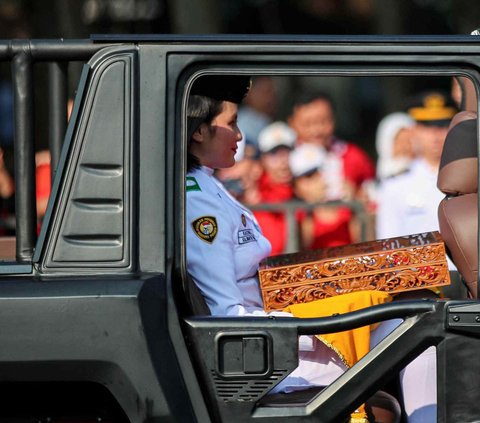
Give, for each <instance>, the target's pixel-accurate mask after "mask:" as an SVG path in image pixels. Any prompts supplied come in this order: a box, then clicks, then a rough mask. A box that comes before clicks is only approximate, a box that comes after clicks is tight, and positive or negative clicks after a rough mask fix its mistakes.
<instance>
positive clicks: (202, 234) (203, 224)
mask: <svg viewBox="0 0 480 423" xmlns="http://www.w3.org/2000/svg"><path fill="white" fill-rule="evenodd" d="M192 228H193V231H194V232H195V233H196V234H197V236H198V237H199V238H200V239H201V240H203V241H205V242H208V243H209V244H211V243H212V242H213V241H214V240H215V237H216V236H217V232H218V226H217V219H215V218H214V217H213V216H202V217H199V218H198V219H195V220H194V221H193V222H192Z"/></svg>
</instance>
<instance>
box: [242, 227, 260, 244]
mask: <svg viewBox="0 0 480 423" xmlns="http://www.w3.org/2000/svg"><path fill="white" fill-rule="evenodd" d="M256 240H257V239H256V238H255V235H254V233H253V231H252V230H251V229H241V230H239V231H238V243H239V244H240V245H241V244H248V243H249V242H253V241H256Z"/></svg>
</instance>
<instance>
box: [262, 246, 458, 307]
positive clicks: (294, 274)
mask: <svg viewBox="0 0 480 423" xmlns="http://www.w3.org/2000/svg"><path fill="white" fill-rule="evenodd" d="M448 283H449V274H448V266H447V262H446V258H445V247H444V245H443V243H434V244H427V245H424V246H421V247H411V248H404V249H397V250H387V251H379V252H375V253H371V254H363V255H361V254H360V255H357V256H350V257H340V258H339V257H336V258H332V259H328V260H319V261H316V262H311V263H301V264H296V265H295V264H290V265H288V266H279V267H269V268H265V269H263V270H261V271H260V285H261V288H262V295H263V300H264V306H265V309H266V310H278V309H283V308H285V307H287V306H288V305H289V304H296V303H304V302H309V301H314V300H318V299H322V298H326V297H331V296H334V295H339V294H345V293H348V292H353V291H359V290H380V291H385V292H389V293H394V292H401V291H409V290H415V289H421V288H428V287H436V286H441V285H446V284H448Z"/></svg>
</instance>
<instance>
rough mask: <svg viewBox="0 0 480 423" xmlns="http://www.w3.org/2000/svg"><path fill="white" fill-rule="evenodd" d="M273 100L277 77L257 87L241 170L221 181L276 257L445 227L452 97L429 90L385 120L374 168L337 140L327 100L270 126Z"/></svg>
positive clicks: (246, 119)
mask: <svg viewBox="0 0 480 423" xmlns="http://www.w3.org/2000/svg"><path fill="white" fill-rule="evenodd" d="M260 93H261V94H260ZM259 94H260V96H261V97H262V98H263V102H260V101H259V100H258V99H256V97H257V95H259ZM250 96H252V97H250ZM275 101H276V93H275V89H274V85H273V83H272V81H271V79H269V78H268V77H261V78H259V80H257V81H254V83H253V87H252V91H251V92H250V94H249V95H248V96H247V98H246V101H245V103H246V104H245V106H243V107H242V108H241V109H240V112H239V126H240V129H241V130H242V131H245V132H244V135H245V136H244V140H243V141H242V143H241V144H242V145H241V148H239V151H238V153H237V154H238V157H237V163H236V164H235V166H234V167H233V168H231V169H226V170H222V171H220V172H219V173H218V175H217V176H218V177H219V179H220V180H222V182H223V183H224V184H225V185H226V186H227V187H228V188H229V189H230V191H231V193H232V194H233V195H234V196H235V197H236V198H237V199H239V200H240V201H241V202H243V203H245V204H246V205H248V206H249V207H250V208H252V209H253V210H254V214H255V216H256V218H257V221H258V224H259V226H260V227H261V229H262V231H263V233H264V234H265V236H266V237H267V238H268V239H269V240H270V242H271V243H272V254H280V253H284V252H292V251H296V250H305V249H319V248H324V247H334V246H340V245H345V244H349V243H354V242H360V241H364V240H368V239H383V238H390V237H395V236H403V235H408V234H413V233H420V232H427V231H434V230H438V223H437V218H436V209H437V205H438V203H439V201H440V200H441V198H442V194H441V193H440V191H439V190H438V189H437V188H436V175H437V171H438V166H439V160H440V154H441V151H442V147H443V142H444V140H445V136H446V133H447V126H448V124H449V122H450V119H451V118H452V117H453V115H454V114H455V113H456V111H457V108H456V107H455V105H454V104H453V103H451V100H450V97H449V96H448V95H447V94H445V93H443V92H441V91H438V92H437V91H435V92H433V91H430V92H428V93H422V94H421V95H418V96H416V97H414V98H412V99H411V104H410V105H409V107H407V108H406V110H405V111H398V112H395V113H392V114H389V115H387V116H385V117H384V118H383V119H382V120H381V121H380V122H379V123H378V126H377V134H376V140H375V141H376V148H377V153H378V159H377V161H376V164H375V162H374V160H373V159H372V158H371V157H370V156H369V155H368V154H367V152H366V151H364V150H363V149H362V148H361V147H359V145H357V144H356V143H355V142H352V141H346V140H343V139H341V138H339V137H338V136H336V134H335V108H334V103H333V101H332V99H331V98H330V97H329V96H328V95H326V94H324V93H317V94H314V95H309V96H307V97H301V98H298V99H296V100H295V101H294V103H293V106H292V108H291V110H290V113H289V116H288V118H287V119H285V121H273V116H274V110H275V106H274V104H275ZM260 103H261V105H260ZM256 104H259V106H258V107H257V106H256ZM253 129H254V130H253ZM362 228H363V229H362Z"/></svg>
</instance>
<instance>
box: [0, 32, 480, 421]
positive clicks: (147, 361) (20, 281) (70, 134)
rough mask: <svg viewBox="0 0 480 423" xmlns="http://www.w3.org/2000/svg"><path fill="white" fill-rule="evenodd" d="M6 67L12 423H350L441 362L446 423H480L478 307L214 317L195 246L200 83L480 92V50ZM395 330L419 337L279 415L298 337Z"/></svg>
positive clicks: (5, 362) (306, 51)
mask: <svg viewBox="0 0 480 423" xmlns="http://www.w3.org/2000/svg"><path fill="white" fill-rule="evenodd" d="M0 60H2V61H11V62H12V72H13V75H14V94H15V107H16V112H15V113H16V114H15V119H16V122H15V127H16V139H15V172H16V173H15V179H16V181H17V182H16V184H17V198H16V201H17V202H16V209H17V216H16V218H17V237H16V259H15V260H13V261H4V262H2V263H0V274H1V276H0V278H1V280H0V314H1V316H2V318H1V319H0V345H2V348H1V349H0V386H1V391H2V395H3V398H5V403H6V404H9V405H8V406H6V407H5V409H4V411H3V415H2V416H1V417H2V418H4V419H5V421H14V419H15V418H19V419H20V418H29V417H32V416H33V417H32V418H46V417H52V418H53V419H58V420H61V419H62V418H63V417H62V416H69V417H70V418H83V417H82V416H86V417H85V418H90V417H95V416H103V418H104V419H106V420H107V421H108V420H109V419H110V420H111V421H130V422H135V423H137V422H138V423H139V422H160V421H184V422H190V421H192V422H194V421H198V422H207V421H217V422H218V421H228V422H235V421H238V422H245V421H261V422H271V421H289V422H296V421H298V422H309V421H318V422H341V421H345V420H346V419H347V418H348V415H349V414H350V412H351V411H352V410H353V409H354V408H355V407H357V406H358V405H359V404H361V403H362V402H364V401H365V400H366V399H367V398H368V397H369V396H370V395H372V394H373V393H374V392H375V391H377V390H378V389H380V388H381V387H382V386H383V384H384V383H385V380H387V379H389V378H391V376H392V374H395V373H396V372H398V371H399V370H400V369H401V368H403V367H404V366H405V365H406V364H407V363H408V362H410V361H411V360H412V359H414V358H415V357H416V356H418V355H419V354H420V353H421V352H422V351H423V350H425V349H426V348H427V347H428V346H430V345H434V346H436V348H437V357H438V366H437V368H438V404H439V407H438V422H443V423H447V422H448V423H451V422H474V421H479V420H480V401H479V399H480V379H479V378H478V374H479V372H480V363H479V360H478V359H477V355H478V350H479V349H480V337H479V336H480V323H479V322H478V321H477V320H478V319H477V316H479V315H480V303H479V302H478V301H473V300H472V301H440V300H439V301H429V300H423V301H408V302H398V303H395V304H388V305H382V306H377V307H373V308H369V309H365V310H362V311H358V312H355V313H351V314H348V315H341V316H333V317H329V318H321V319H295V318H284V319H275V318H268V319H263V318H230V319H226V318H215V317H210V316H199V315H195V313H194V312H193V310H192V307H191V304H190V303H189V301H188V297H187V295H185V291H186V290H187V285H188V277H187V274H186V270H185V234H184V232H185V230H184V228H185V223H184V215H185V201H184V175H185V168H186V146H185V145H186V144H185V141H184V137H185V134H184V128H185V113H184V110H185V99H186V96H187V95H188V90H189V88H190V87H191V84H192V81H193V80H194V78H196V77H198V76H200V75H202V74H205V73H212V72H213V73H227V72H228V73H239V74H248V75H255V74H271V75H292V74H295V75H309V74H316V75H367V74H368V75H381V76H385V75H391V76H395V75H423V76H430V75H447V76H448V75H464V76H468V77H469V78H471V79H472V80H473V81H474V82H475V84H476V86H477V87H478V86H479V84H480V76H479V69H480V43H478V42H477V41H476V39H475V37H450V38H442V37H437V38H435V37H431V38H425V37H417V38H415V37H409V38H400V37H390V38H388V37H387V38H380V37H372V38H368V37H357V38H343V37H337V38H335V37H329V38H321V37H306V36H305V37H263V38H262V37H256V38H255V37H253V38H252V37H214V36H205V37H173V36H172V37H167V36H158V37H156V36H136V37H133V36H132V37H128V36H118V37H113V36H97V37H93V38H92V39H91V40H79V41H62V40H58V41H55V40H30V41H22V40H15V41H3V42H0ZM75 60H82V61H84V60H88V63H87V64H86V65H85V66H84V69H83V73H82V76H81V78H80V83H79V86H78V89H77V94H76V98H75V105H74V109H73V114H72V117H71V120H70V121H69V123H68V126H66V119H65V116H64V115H63V114H62V112H61V111H62V110H63V109H64V108H65V104H66V92H65V86H66V74H65V63H66V62H68V61H75ZM38 62H48V63H50V64H51V65H50V66H51V68H50V71H51V73H50V76H51V78H50V84H51V85H50V86H51V93H52V97H51V99H52V101H51V103H50V104H49V105H48V106H47V105H45V106H44V107H48V108H49V110H50V111H51V115H50V116H51V127H52V133H51V136H50V140H51V143H52V144H51V151H52V160H53V163H54V164H55V165H56V171H55V177H54V182H53V187H52V194H51V197H50V201H49V205H48V208H47V214H46V217H45V220H44V222H43V225H42V228H41V232H40V234H39V236H38V239H36V238H37V237H36V215H35V213H34V212H33V210H34V209H35V207H34V204H35V189H34V186H35V185H34V170H33V169H34V167H33V163H34V148H35V147H34V134H33V116H34V108H33V100H32V99H33V91H34V81H33V76H32V75H33V67H34V64H36V63H38ZM62 145H63V147H62ZM60 151H61V153H60ZM57 163H58V165H57ZM393 317H399V318H404V319H405V321H404V323H403V324H402V325H400V326H399V327H398V329H397V330H395V331H394V332H393V333H392V334H391V335H389V336H388V337H387V338H386V339H385V340H384V341H382V342H381V343H380V344H379V345H378V346H377V347H376V348H375V349H374V350H372V351H371V352H370V353H369V354H368V355H367V356H366V357H365V358H363V359H362V360H361V361H360V362H359V363H358V364H357V365H355V366H354V367H353V368H352V369H350V370H349V371H348V372H346V373H345V374H344V375H343V376H342V377H341V378H339V379H338V380H337V381H335V382H334V383H333V384H332V385H330V386H329V387H327V388H326V389H325V390H324V391H322V392H321V393H319V394H317V395H315V396H314V397H312V400H311V401H310V402H309V403H308V404H306V405H304V404H296V405H293V406H292V405H290V406H288V407H287V406H283V405H281V404H280V405H279V404H275V405H272V404H267V400H266V399H265V395H266V393H267V392H268V391H269V390H270V389H271V388H272V387H273V386H274V385H275V384H276V383H278V381H279V380H281V378H282V377H285V376H286V375H287V374H288V373H289V372H290V371H292V370H293V369H294V368H295V367H296V363H297V359H298V357H297V354H298V352H297V342H298V341H297V337H298V335H300V334H316V333H328V332H335V331H340V330H344V329H348V328H354V327H359V326H363V325H365V324H369V323H373V322H379V321H382V320H386V319H390V318H393ZM60 403H61V404H62V406H60ZM0 414H1V413H0Z"/></svg>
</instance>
